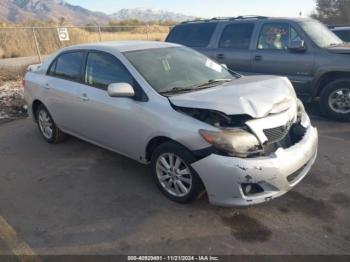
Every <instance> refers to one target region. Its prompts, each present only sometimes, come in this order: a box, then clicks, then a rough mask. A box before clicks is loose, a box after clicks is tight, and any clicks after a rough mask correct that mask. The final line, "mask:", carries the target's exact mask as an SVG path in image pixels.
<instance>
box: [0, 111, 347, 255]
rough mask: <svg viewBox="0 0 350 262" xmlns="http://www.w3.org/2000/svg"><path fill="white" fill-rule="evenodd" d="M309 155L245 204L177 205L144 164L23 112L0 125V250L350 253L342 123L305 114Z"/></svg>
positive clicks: (66, 252)
mask: <svg viewBox="0 0 350 262" xmlns="http://www.w3.org/2000/svg"><path fill="white" fill-rule="evenodd" d="M313 123H314V124H315V125H316V126H317V127H318V129H319V132H320V148H319V156H318V159H317V162H316V164H315V166H314V167H313V169H312V170H311V173H310V174H309V175H308V176H307V177H306V178H305V179H304V180H303V181H302V182H301V183H300V184H299V185H298V186H297V187H296V188H295V189H294V190H293V191H291V192H289V193H288V194H286V195H285V196H283V197H281V198H279V199H276V200H273V201H271V202H269V203H266V204H263V205H259V206H254V207H250V208H246V209H238V208H220V207H215V206H211V205H209V204H208V202H207V199H206V198H202V199H200V200H198V201H196V202H195V203H193V204H190V205H185V206H183V205H179V204H175V203H173V202H171V201H169V200H168V199H166V198H165V197H164V196H163V195H162V194H161V193H160V192H159V190H158V189H157V188H156V186H155V184H154V183H153V181H152V178H151V176H150V169H149V167H147V166H143V165H141V164H138V163H137V162H134V161H132V160H129V159H127V158H125V157H122V156H120V155H117V154H114V153H111V152H109V151H106V150H104V149H101V148H98V147H96V146H93V145H91V144H88V143H86V142H83V141H80V140H78V139H74V138H71V139H69V140H68V141H66V142H65V143H63V144H60V145H49V144H47V143H45V142H44V140H43V139H42V138H41V136H40V134H39V132H38V131H37V129H36V126H35V125H34V124H33V122H32V121H31V120H30V119H21V120H16V121H11V122H7V123H2V124H0V192H1V197H0V254H7V253H14V254H23V253H27V254H28V253H29V254H30V253H32V254H40V255H41V254H176V255H178V254H198V253H200V254H216V255H219V254H350V192H349V188H350V154H349V148H350V125H349V123H337V122H331V121H328V120H324V119H322V118H320V117H318V116H314V117H313Z"/></svg>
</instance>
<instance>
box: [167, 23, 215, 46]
mask: <svg viewBox="0 0 350 262" xmlns="http://www.w3.org/2000/svg"><path fill="white" fill-rule="evenodd" d="M216 26H217V23H197V24H183V25H178V26H175V27H174V28H173V30H171V32H170V34H169V35H168V37H167V39H166V42H171V43H177V44H181V45H185V46H189V47H205V46H207V45H208V44H209V41H210V38H211V36H212V34H213V32H214V30H215V28H216Z"/></svg>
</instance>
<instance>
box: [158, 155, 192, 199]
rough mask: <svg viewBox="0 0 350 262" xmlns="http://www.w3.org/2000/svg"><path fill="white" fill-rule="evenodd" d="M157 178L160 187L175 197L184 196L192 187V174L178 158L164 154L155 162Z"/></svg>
mask: <svg viewBox="0 0 350 262" xmlns="http://www.w3.org/2000/svg"><path fill="white" fill-rule="evenodd" d="M156 173H157V178H158V180H159V183H160V184H161V186H162V187H163V188H164V189H165V190H166V191H167V192H168V193H169V194H171V195H173V196H176V197H183V196H186V195H187V194H188V193H189V192H190V190H191V187H192V173H191V170H190V168H189V167H188V166H187V164H186V163H185V161H183V160H182V159H181V158H180V157H179V156H177V155H175V154H172V153H165V154H162V155H160V156H159V157H158V159H157V161H156Z"/></svg>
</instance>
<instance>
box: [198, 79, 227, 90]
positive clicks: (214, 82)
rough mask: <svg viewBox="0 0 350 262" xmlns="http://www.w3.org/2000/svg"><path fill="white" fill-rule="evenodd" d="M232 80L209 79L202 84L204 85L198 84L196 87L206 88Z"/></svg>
mask: <svg viewBox="0 0 350 262" xmlns="http://www.w3.org/2000/svg"><path fill="white" fill-rule="evenodd" d="M232 80H233V79H231V78H221V79H219V78H218V79H211V80H209V81H208V82H206V83H204V84H200V85H196V87H197V88H198V87H199V88H201V87H207V86H212V85H213V84H217V83H222V82H231V81H232Z"/></svg>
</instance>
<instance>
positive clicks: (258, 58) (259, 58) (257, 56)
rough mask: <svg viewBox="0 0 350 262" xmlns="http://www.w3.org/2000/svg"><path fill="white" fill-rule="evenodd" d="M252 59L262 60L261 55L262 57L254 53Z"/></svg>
mask: <svg viewBox="0 0 350 262" xmlns="http://www.w3.org/2000/svg"><path fill="white" fill-rule="evenodd" d="M254 60H255V61H261V60H263V57H262V56H261V55H256V56H255V57H254Z"/></svg>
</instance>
